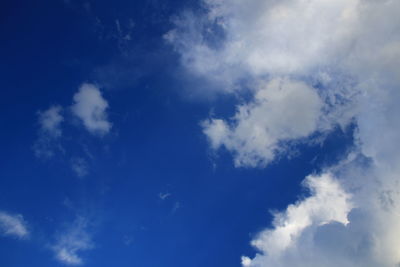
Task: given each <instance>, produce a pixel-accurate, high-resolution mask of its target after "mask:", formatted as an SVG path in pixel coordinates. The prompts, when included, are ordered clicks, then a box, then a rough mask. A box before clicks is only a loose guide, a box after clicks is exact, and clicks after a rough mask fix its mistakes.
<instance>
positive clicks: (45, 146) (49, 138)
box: [33, 105, 64, 159]
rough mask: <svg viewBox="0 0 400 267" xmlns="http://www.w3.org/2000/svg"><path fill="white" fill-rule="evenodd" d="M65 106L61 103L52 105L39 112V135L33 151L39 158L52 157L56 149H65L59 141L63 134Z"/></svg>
mask: <svg viewBox="0 0 400 267" xmlns="http://www.w3.org/2000/svg"><path fill="white" fill-rule="evenodd" d="M62 112H63V108H62V107H61V106H60V105H55V106H51V107H50V108H48V109H47V110H45V111H39V112H38V123H39V126H40V128H39V137H38V139H37V140H36V142H35V144H34V145H33V151H34V153H35V155H36V157H38V158H44V159H47V158H51V157H53V156H54V154H55V151H56V150H63V149H62V147H61V145H60V144H59V143H58V140H59V138H60V137H61V136H62V129H61V124H62V123H63V121H64V116H63V115H62Z"/></svg>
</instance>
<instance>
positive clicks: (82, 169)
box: [71, 157, 89, 177]
mask: <svg viewBox="0 0 400 267" xmlns="http://www.w3.org/2000/svg"><path fill="white" fill-rule="evenodd" d="M71 168H72V170H73V171H74V172H75V174H76V175H77V176H78V177H84V176H86V175H87V174H88V173H89V166H88V163H87V161H86V160H85V159H84V158H80V157H78V158H72V159H71Z"/></svg>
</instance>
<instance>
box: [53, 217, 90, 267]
mask: <svg viewBox="0 0 400 267" xmlns="http://www.w3.org/2000/svg"><path fill="white" fill-rule="evenodd" d="M88 228H89V221H88V220H87V218H84V217H78V218H77V219H76V220H75V221H74V222H73V223H72V224H71V225H69V226H68V227H66V229H64V231H61V232H59V233H58V235H57V237H56V242H55V244H53V245H52V246H51V248H52V250H53V251H54V253H55V257H56V259H57V260H58V261H60V262H61V263H64V264H66V265H81V264H83V263H84V260H83V258H82V256H81V255H80V254H81V253H82V252H84V251H87V250H90V249H93V248H94V243H93V241H92V236H91V234H90V233H89V231H88Z"/></svg>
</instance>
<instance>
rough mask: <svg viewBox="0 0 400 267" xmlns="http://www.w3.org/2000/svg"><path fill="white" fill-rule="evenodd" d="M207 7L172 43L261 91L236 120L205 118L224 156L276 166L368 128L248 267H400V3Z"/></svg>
mask: <svg viewBox="0 0 400 267" xmlns="http://www.w3.org/2000/svg"><path fill="white" fill-rule="evenodd" d="M203 4H204V11H205V12H203V13H201V14H195V13H185V14H184V15H182V16H181V17H180V18H179V19H176V28H175V29H173V30H172V31H170V32H169V33H168V34H166V36H165V38H166V40H167V41H168V42H169V43H170V44H172V45H173V47H174V48H175V50H176V51H177V52H178V53H179V54H180V57H181V62H182V65H183V66H184V67H186V69H187V71H188V72H190V73H192V74H193V75H196V76H201V77H204V79H206V80H209V81H211V82H213V83H215V84H216V85H217V86H216V87H215V88H219V90H220V91H221V92H224V93H226V92H236V91H238V90H241V91H243V90H247V89H248V88H250V89H251V90H250V93H251V94H253V98H252V100H250V101H248V102H246V103H244V104H239V105H238V107H237V111H236V113H235V115H234V116H233V117H232V118H230V119H215V118H211V119H209V120H206V121H205V122H203V124H202V125H203V131H204V133H205V134H206V136H207V137H208V139H209V141H210V145H211V147H212V148H213V149H218V148H220V147H222V146H223V147H225V148H226V149H227V150H229V151H231V152H232V153H233V155H234V160H235V164H236V165H237V166H265V165H266V164H268V163H269V162H271V161H272V160H273V159H274V158H276V157H277V156H280V155H282V154H285V153H291V149H290V147H288V146H287V143H288V142H290V141H291V140H292V141H294V142H297V141H298V140H299V139H300V140H306V141H307V140H310V139H309V137H310V136H312V135H313V134H318V133H320V132H323V131H329V130H330V129H332V128H333V126H335V125H340V126H342V127H343V126H345V125H346V124H348V123H349V122H350V121H352V122H354V123H355V124H356V130H355V133H354V139H355V143H354V144H353V147H354V149H353V152H352V153H350V154H349V155H348V157H347V158H345V159H344V160H343V161H342V162H338V163H336V164H333V165H332V166H331V167H330V168H328V169H327V170H326V172H325V174H321V175H320V176H319V177H316V176H309V177H308V178H306V180H305V181H306V185H307V186H308V187H309V188H310V189H311V196H310V197H308V198H304V199H303V200H301V201H299V202H298V203H296V204H294V205H289V206H288V208H287V209H286V210H285V211H282V212H281V213H278V214H276V215H275V221H274V223H273V226H272V227H271V228H269V229H266V230H264V231H262V232H261V233H260V234H259V235H258V236H257V237H256V238H255V239H254V240H253V241H252V245H253V246H255V248H256V249H257V251H258V252H257V254H256V255H255V256H254V257H247V256H243V257H242V264H243V266H248V267H249V266H254V267H264V266H275V267H286V266H300V267H301V266H308V267H310V266H311V267H312V266H315V267H317V266H328V267H329V266H332V267H333V266H346V267H347V266H348V267H350V266H371V267H373V266H383V267H392V266H398V265H399V264H400V250H399V249H398V248H399V247H400V242H399V241H398V239H397V238H396V237H397V236H398V234H399V233H400V227H399V226H398V222H399V220H400V214H399V212H398V210H399V205H400V183H399V182H398V179H399V175H398V174H399V173H400V169H399V167H398V166H400V164H399V163H400V153H399V152H398V149H397V146H396V144H398V143H399V142H400V140H399V139H400V121H399V120H398V116H399V114H400V108H399V105H398V102H399V100H400V93H399V87H400V73H399V70H400V60H399V59H400V57H399V55H400V30H399V29H400V28H399V25H400V17H399V16H398V10H400V2H399V1H391V0H382V1H375V0H323V1H321V0H311V1H301V0H283V1H273V0H267V1H261V0H251V1H240V0H233V1H226V0H204V1H203ZM221 33H222V34H221ZM277 84H279V86H278V85H277ZM268 88H269V89H268ZM274 88H275V89H274ZM277 88H280V89H279V90H278V89H277ZM288 88H289V89H288ZM290 88H291V89H290ZM328 173H329V174H328ZM319 182H320V184H319V185H318V183H319Z"/></svg>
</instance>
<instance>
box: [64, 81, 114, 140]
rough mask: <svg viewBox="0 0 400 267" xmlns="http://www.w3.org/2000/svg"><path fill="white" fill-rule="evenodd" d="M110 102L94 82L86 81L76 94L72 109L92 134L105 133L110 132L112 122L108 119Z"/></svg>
mask: <svg viewBox="0 0 400 267" xmlns="http://www.w3.org/2000/svg"><path fill="white" fill-rule="evenodd" d="M107 108H108V102H107V101H106V100H105V99H104V98H103V96H102V94H101V92H100V90H99V88H98V87H96V86H95V85H93V84H88V83H84V84H82V85H81V87H80V88H79V91H78V92H77V93H76V94H75V95H74V104H73V105H72V107H71V110H72V112H73V114H74V115H75V116H77V117H78V118H79V119H80V120H81V121H82V122H83V125H84V126H85V128H86V129H87V130H88V131H89V132H90V133H92V134H100V135H104V134H107V133H109V132H110V130H111V127H112V124H111V122H109V121H108V114H107Z"/></svg>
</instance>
